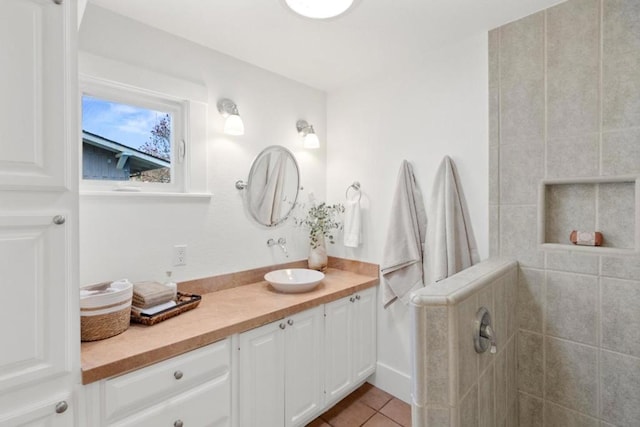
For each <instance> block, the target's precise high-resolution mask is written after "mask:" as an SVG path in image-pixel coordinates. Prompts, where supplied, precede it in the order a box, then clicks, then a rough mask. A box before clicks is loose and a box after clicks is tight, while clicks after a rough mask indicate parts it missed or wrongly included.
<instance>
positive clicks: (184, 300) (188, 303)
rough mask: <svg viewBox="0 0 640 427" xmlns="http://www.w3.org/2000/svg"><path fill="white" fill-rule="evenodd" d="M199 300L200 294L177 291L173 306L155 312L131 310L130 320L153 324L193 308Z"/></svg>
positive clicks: (148, 324)
mask: <svg viewBox="0 0 640 427" xmlns="http://www.w3.org/2000/svg"><path fill="white" fill-rule="evenodd" d="M201 300H202V297H201V296H200V295H196V294H188V293H184V292H178V294H177V297H176V305H175V307H171V308H167V309H166V310H162V311H159V312H157V313H156V314H134V313H133V311H132V312H131V321H132V322H135V323H141V324H143V325H147V326H151V325H155V324H156V323H160V322H162V321H164V320H167V319H170V318H172V317H175V316H177V315H179V314H182V313H184V312H185V311H189V310H193V309H194V308H196V307H197V306H198V304H200V301H201Z"/></svg>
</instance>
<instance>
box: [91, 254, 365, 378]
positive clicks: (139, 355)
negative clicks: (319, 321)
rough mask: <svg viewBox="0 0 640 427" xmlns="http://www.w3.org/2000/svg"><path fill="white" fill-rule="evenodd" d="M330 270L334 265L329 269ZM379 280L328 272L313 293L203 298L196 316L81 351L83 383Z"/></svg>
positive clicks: (263, 285) (254, 289) (229, 292)
mask: <svg viewBox="0 0 640 427" xmlns="http://www.w3.org/2000/svg"><path fill="white" fill-rule="evenodd" d="M330 265H331V264H330ZM377 283H378V277H377V275H376V276H371V275H368V274H367V275H364V274H359V273H355V272H352V271H345V270H339V269H336V268H329V269H328V270H327V272H326V273H325V278H324V279H323V280H322V282H320V284H319V285H318V287H317V288H316V289H314V290H313V291H311V292H306V293H301V294H282V293H279V292H276V291H275V290H274V289H273V288H272V287H271V285H269V284H268V283H267V282H266V281H260V282H255V283H250V284H246V285H242V286H237V287H233V288H230V289H224V290H220V291H216V292H210V293H205V294H203V295H202V301H201V302H200V305H199V306H198V307H197V308H196V309H194V310H191V311H188V312H185V313H182V314H181V315H179V316H176V317H174V318H171V319H168V320H165V321H164V322H161V323H158V324H156V325H153V326H143V325H139V324H135V323H132V324H131V326H130V327H129V329H127V330H126V331H125V332H123V333H122V334H120V335H116V336H115V337H111V338H108V339H105V340H101V341H92V342H83V343H82V345H81V358H82V383H83V384H89V383H92V382H95V381H99V380H101V379H105V378H109V377H113V376H117V375H121V374H124V373H126V372H129V371H133V370H135V369H139V368H142V367H144V366H148V365H151V364H153V363H157V362H160V361H162V360H165V359H169V358H171V357H173V356H177V355H179V354H182V353H185V352H187V351H191V350H194V349H196V348H199V347H202V346H205V345H207V344H211V343H213V342H215V341H219V340H221V339H224V338H226V337H228V336H230V335H233V334H236V333H239V332H243V331H247V330H249V329H253V328H255V327H258V326H261V325H264V324H266V323H270V322H273V321H275V320H278V319H281V318H283V317H286V316H290V315H292V314H295V313H298V312H301V311H304V310H306V309H309V308H312V307H315V306H318V305H320V304H325V303H327V302H331V301H334V300H337V299H339V298H342V297H344V296H347V295H350V294H351V293H353V292H356V291H359V290H362V289H366V288H369V287H372V286H375V285H376V284H377Z"/></svg>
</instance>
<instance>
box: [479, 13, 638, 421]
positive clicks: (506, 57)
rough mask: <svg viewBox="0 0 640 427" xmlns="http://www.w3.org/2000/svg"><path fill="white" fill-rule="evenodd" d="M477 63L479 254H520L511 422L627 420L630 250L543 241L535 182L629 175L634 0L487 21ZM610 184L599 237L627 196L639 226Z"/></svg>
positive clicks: (631, 388) (632, 308) (630, 400)
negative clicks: (481, 161)
mask: <svg viewBox="0 0 640 427" xmlns="http://www.w3.org/2000/svg"><path fill="white" fill-rule="evenodd" d="M489 67H490V70H489V79H490V80H489V89H490V90H489V93H490V171H491V175H490V251H491V253H492V255H502V256H506V257H513V258H515V259H517V260H518V262H519V264H520V274H519V283H518V317H519V318H518V321H519V331H518V346H517V353H518V354H517V358H518V401H519V404H518V411H519V425H520V426H521V427H525V426H594V427H596V426H611V425H615V426H639V425H640V404H639V403H638V402H640V256H638V255H637V252H636V254H635V255H634V254H631V255H626V256H623V255H616V254H611V253H610V252H606V253H604V252H600V253H599V252H597V251H596V250H594V251H592V252H579V251H573V250H571V249H572V247H571V246H569V245H568V246H566V248H565V249H563V248H561V247H560V248H555V249H554V250H549V249H543V248H542V246H541V245H540V244H539V242H538V237H537V236H538V230H537V227H538V191H539V183H540V181H541V180H542V179H545V178H546V179H548V178H553V179H556V178H576V177H598V176H620V175H640V0H569V1H567V2H564V3H561V4H559V5H558V6H555V7H552V8H550V9H547V10H545V11H542V12H539V13H537V14H534V15H531V16H528V17H526V18H524V19H521V20H519V21H516V22H513V23H510V24H508V25H505V26H502V27H500V28H497V29H495V30H493V31H491V32H490V34H489ZM621 188H623V190H622V191H621V192H615V191H614V192H610V193H608V194H609V195H612V197H609V199H607V200H605V202H606V203H604V202H602V200H600V201H599V204H600V205H601V206H599V208H600V209H601V210H602V209H605V210H606V212H608V214H606V215H603V214H602V212H601V215H602V216H606V218H607V219H608V221H609V223H608V224H607V226H608V227H610V230H611V232H610V233H609V234H610V235H613V234H616V235H620V236H623V235H624V230H622V229H620V228H623V227H629V224H627V223H626V222H625V221H623V220H620V221H618V218H619V217H621V216H622V215H621V214H622V213H623V212H626V213H627V214H625V215H624V218H628V217H629V215H628V212H629V209H634V207H635V209H636V210H635V211H632V214H631V218H636V225H635V226H636V227H637V223H638V221H637V216H638V215H639V213H638V211H637V205H638V203H637V200H634V198H635V197H637V194H638V191H637V189H636V191H635V194H634V191H631V190H629V184H625V185H624V186H622V187H621ZM570 193H571V194H569V195H567V197H577V196H576V194H575V193H573V192H570ZM616 194H618V195H617V196H616ZM596 196H597V195H596ZM601 199H602V198H601ZM582 201H584V200H582ZM577 202H578V205H579V203H580V202H581V200H580V199H578V200H577ZM578 205H576V212H577V213H579V212H580V209H579V208H578ZM578 217H579V215H578ZM627 222H628V221H627ZM631 222H633V221H631ZM631 226H633V223H631ZM616 227H618V228H616ZM569 231H570V230H566V232H567V235H568V232H569ZM542 234H543V235H544V233H542ZM605 238H606V235H605ZM635 245H636V246H637V241H636V242H635ZM633 246H634V242H633V241H632V240H625V241H624V242H623V245H622V247H627V248H629V247H630V248H631V250H630V251H629V252H632V251H633ZM635 249H636V251H637V250H638V249H639V248H637V247H635Z"/></svg>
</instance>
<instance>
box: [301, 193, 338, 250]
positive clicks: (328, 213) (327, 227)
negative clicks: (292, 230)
mask: <svg viewBox="0 0 640 427" xmlns="http://www.w3.org/2000/svg"><path fill="white" fill-rule="evenodd" d="M300 208H301V209H303V210H304V209H305V207H304V205H302V206H301V207H300ZM343 212H344V206H343V205H341V204H340V203H336V204H334V205H328V204H326V203H324V202H322V203H320V204H319V205H315V204H314V205H312V206H311V207H310V208H309V209H308V210H307V212H306V216H305V217H304V218H294V220H295V223H296V225H297V226H299V227H304V228H307V229H308V230H309V244H310V245H311V247H312V248H314V249H315V248H317V247H318V246H319V245H320V240H321V237H324V238H326V239H327V240H329V243H335V242H334V237H333V233H334V231H335V230H342V221H341V220H340V218H339V216H340V214H342V213H343Z"/></svg>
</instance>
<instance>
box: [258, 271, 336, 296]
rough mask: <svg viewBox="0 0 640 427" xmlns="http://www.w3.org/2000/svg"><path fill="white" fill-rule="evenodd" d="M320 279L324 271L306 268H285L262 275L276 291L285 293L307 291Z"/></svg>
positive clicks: (316, 284) (322, 277)
mask: <svg viewBox="0 0 640 427" xmlns="http://www.w3.org/2000/svg"><path fill="white" fill-rule="evenodd" d="M322 279H324V273H322V272H320V271H316V270H309V269H306V268H286V269H283V270H275V271H271V272H269V273H267V274H265V275H264V280H266V281H267V282H269V284H270V285H271V286H273V287H274V288H275V289H276V290H277V291H279V292H284V293H287V294H293V293H298V292H308V291H310V290H312V289H313V288H315V287H316V286H318V283H320V281H321V280H322Z"/></svg>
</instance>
